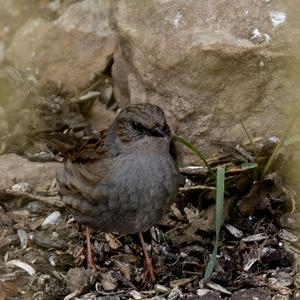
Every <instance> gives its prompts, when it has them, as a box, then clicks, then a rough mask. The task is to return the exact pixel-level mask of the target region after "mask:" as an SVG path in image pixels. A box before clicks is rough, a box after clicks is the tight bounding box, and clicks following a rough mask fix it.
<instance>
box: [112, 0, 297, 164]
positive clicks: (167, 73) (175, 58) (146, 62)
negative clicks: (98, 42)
mask: <svg viewBox="0 0 300 300" xmlns="http://www.w3.org/2000/svg"><path fill="white" fill-rule="evenodd" d="M296 6H297V8H298V7H299V5H298V4H297V1H296V0H293V1H288V2H287V1H279V0H277V1H276V0H274V1H229V0H211V1H198V0H192V1H180V0H174V1H165V0H149V1H139V0H130V1H129V0H120V1H119V2H118V4H117V5H116V8H115V15H114V17H115V25H116V31H117V32H118V41H117V50H116V53H115V55H114V59H115V61H114V65H113V77H114V80H115V96H116V98H117V100H118V101H119V103H120V104H121V106H124V105H126V104H128V103H136V102H145V101H148V102H151V103H155V104H158V105H160V106H162V107H163V108H164V109H165V110H166V113H167V115H168V118H169V119H170V120H171V125H172V127H173V130H174V131H175V132H177V133H178V134H180V135H183V136H185V137H187V138H188V139H190V140H191V141H192V142H193V143H195V144H196V145H197V146H198V147H199V148H200V149H201V150H202V151H204V153H205V154H206V155H207V156H210V155H211V154H212V152H215V151H217V150H220V145H222V144H224V143H225V142H233V143H239V142H241V140H242V139H245V133H244V131H243V129H242V126H241V123H240V122H241V120H243V121H244V123H245V124H246V126H247V128H248V130H249V131H250V132H251V133H252V135H253V136H270V135H274V134H278V133H280V131H281V130H282V128H283V126H284V124H285V122H286V116H287V113H288V112H289V111H291V110H292V109H293V106H294V103H295V100H296V95H299V88H298V87H297V85H296V84H295V83H294V82H293V81H292V80H291V78H290V76H289V75H290V74H291V70H292V69H291V68H293V66H295V67H294V69H293V70H294V71H295V70H296V69H297V68H296V64H295V62H297V61H298V58H297V57H296V56H297V54H296V53H298V52H299V51H296V48H295V47H297V43H298V44H299V39H300V35H299V34H298V33H299V30H298V29H296V28H299V27H296V26H295V27H294V23H293V21H292V19H293V16H295V17H296V16H297V13H296ZM298 10H299V9H298ZM295 20H296V18H295ZM297 22H299V21H297ZM297 49H298V48H297ZM298 73H299V72H298ZM216 142H217V143H216ZM187 153H188V152H187ZM185 157H186V158H187V159H188V160H189V159H191V157H188V156H185Z"/></svg>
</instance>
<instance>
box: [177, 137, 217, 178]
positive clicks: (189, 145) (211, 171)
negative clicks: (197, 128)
mask: <svg viewBox="0 0 300 300" xmlns="http://www.w3.org/2000/svg"><path fill="white" fill-rule="evenodd" d="M174 138H176V139H178V140H179V141H180V142H181V143H182V144H183V145H185V146H186V147H187V148H189V149H190V150H191V151H192V152H193V153H194V154H196V155H197V156H198V157H199V158H200V159H201V160H202V161H203V162H204V164H205V166H206V168H207V169H208V171H209V173H210V174H211V175H212V176H214V177H215V178H216V173H215V172H214V171H213V169H212V168H211V167H210V165H209V163H208V162H207V160H206V159H205V157H204V155H203V154H202V153H201V152H200V151H199V150H198V149H197V148H196V147H195V146H194V145H193V144H192V143H190V142H189V141H187V140H186V139H184V138H182V137H180V136H178V135H174Z"/></svg>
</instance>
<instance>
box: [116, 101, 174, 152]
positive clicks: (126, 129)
mask: <svg viewBox="0 0 300 300" xmlns="http://www.w3.org/2000/svg"><path fill="white" fill-rule="evenodd" d="M112 127H113V128H114V131H115V133H116V135H117V137H118V139H119V141H120V143H121V144H123V145H126V146H131V145H133V146H134V147H135V148H137V147H146V145H147V146H149V147H151V146H157V147H159V146H162V147H163V146H166V147H167V148H168V147H169V144H170V139H171V131H170V128H169V126H168V124H167V122H166V118H165V114H164V112H163V110H162V109H161V108H160V107H159V106H157V105H153V104H150V103H140V104H134V105H130V106H127V107H125V108H124V109H123V110H122V111H121V112H120V113H119V114H118V116H117V117H116V119H115V120H114V122H113V124H112Z"/></svg>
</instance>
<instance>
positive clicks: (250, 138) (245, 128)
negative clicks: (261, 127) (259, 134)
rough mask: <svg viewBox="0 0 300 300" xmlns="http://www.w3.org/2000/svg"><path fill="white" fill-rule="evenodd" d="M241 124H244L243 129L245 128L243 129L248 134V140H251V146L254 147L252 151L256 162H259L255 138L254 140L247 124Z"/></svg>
mask: <svg viewBox="0 0 300 300" xmlns="http://www.w3.org/2000/svg"><path fill="white" fill-rule="evenodd" d="M241 124H242V127H243V129H244V131H245V133H246V135H247V138H248V139H249V141H250V144H251V146H252V151H253V153H254V155H255V161H257V151H256V147H255V144H254V142H253V138H252V136H251V134H250V132H249V131H248V129H247V127H246V125H245V123H244V122H243V121H241Z"/></svg>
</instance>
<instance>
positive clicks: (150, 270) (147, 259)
mask: <svg viewBox="0 0 300 300" xmlns="http://www.w3.org/2000/svg"><path fill="white" fill-rule="evenodd" d="M139 238H140V240H141V244H142V247H143V251H144V256H145V265H146V268H147V272H148V273H149V275H150V279H151V281H152V282H155V276H154V271H153V266H152V261H151V258H150V257H149V255H148V252H147V249H146V245H145V242H144V237H143V234H142V232H139Z"/></svg>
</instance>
